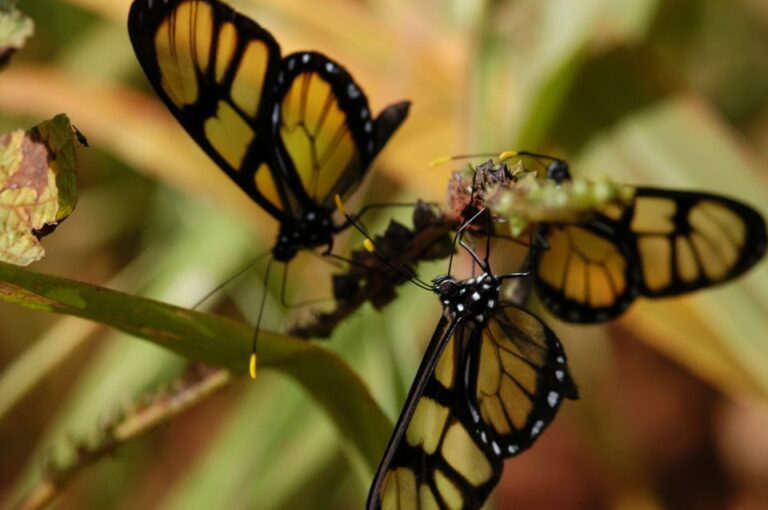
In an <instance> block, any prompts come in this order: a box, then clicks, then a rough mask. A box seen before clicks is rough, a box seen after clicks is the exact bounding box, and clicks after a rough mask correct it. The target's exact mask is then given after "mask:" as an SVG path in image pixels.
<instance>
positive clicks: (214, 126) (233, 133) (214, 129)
mask: <svg viewBox="0 0 768 510" xmlns="http://www.w3.org/2000/svg"><path fill="white" fill-rule="evenodd" d="M204 129H205V136H206V137H207V138H208V142H209V143H210V144H211V146H212V147H213V148H214V149H215V150H216V152H218V153H219V155H221V157H222V158H224V160H225V161H226V162H227V163H228V164H229V165H230V166H231V167H232V168H233V169H235V170H239V169H240V165H241V164H242V162H243V157H244V156H245V153H246V151H247V150H248V146H249V145H250V144H251V143H252V142H253V140H254V138H256V133H255V132H254V130H253V129H251V127H250V126H249V125H248V123H246V122H245V120H243V118H242V117H241V116H240V115H239V114H238V113H237V112H236V111H235V110H234V109H233V108H232V107H231V106H230V105H229V103H227V102H225V101H219V103H218V107H217V109H216V114H215V115H214V116H213V117H209V118H208V119H206V121H205V128H204Z"/></svg>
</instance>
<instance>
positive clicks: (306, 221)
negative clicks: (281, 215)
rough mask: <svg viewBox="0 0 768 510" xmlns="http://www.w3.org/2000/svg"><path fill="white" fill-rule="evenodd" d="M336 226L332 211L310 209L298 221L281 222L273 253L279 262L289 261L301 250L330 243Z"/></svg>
mask: <svg viewBox="0 0 768 510" xmlns="http://www.w3.org/2000/svg"><path fill="white" fill-rule="evenodd" d="M334 228H335V227H334V225H333V221H331V212H330V211H328V210H325V209H312V210H308V211H306V212H305V213H304V215H303V216H302V217H301V219H300V220H298V221H292V222H283V223H281V225H280V233H279V234H278V236H277V242H276V243H275V247H274V249H273V250H272V255H273V256H274V257H275V260H277V261H278V262H288V261H289V260H291V259H292V258H293V257H295V256H296V252H298V251H299V250H303V249H307V248H310V249H311V248H315V247H317V246H326V245H330V244H331V241H332V239H333V232H334Z"/></svg>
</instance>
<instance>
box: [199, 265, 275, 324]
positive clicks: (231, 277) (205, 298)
mask: <svg viewBox="0 0 768 510" xmlns="http://www.w3.org/2000/svg"><path fill="white" fill-rule="evenodd" d="M270 251H271V250H267V251H265V252H263V253H259V254H258V255H256V257H254V259H253V260H251V261H250V262H248V264H246V265H245V266H243V267H241V268H240V269H238V270H237V271H236V272H234V273H232V274H231V275H229V276H228V277H227V279H226V280H224V281H223V282H222V283H220V284H219V285H217V286H216V287H214V288H213V290H211V291H209V292H208V293H207V294H206V295H205V296H203V297H202V298H200V300H199V301H198V302H197V303H195V305H194V306H193V307H192V310H197V309H198V308H199V307H200V305H202V304H203V303H205V302H206V301H208V300H209V299H210V298H211V296H213V295H214V294H216V293H217V292H219V291H220V290H221V289H223V288H224V287H226V286H227V285H229V284H230V283H232V282H233V281H235V280H236V279H238V278H239V277H240V276H242V275H243V273H245V272H246V271H249V270H251V269H253V267H254V266H255V265H256V264H258V263H259V262H261V261H262V260H264V257H266V256H267V255H269V253H270Z"/></svg>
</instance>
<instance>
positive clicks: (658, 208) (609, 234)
mask: <svg viewBox="0 0 768 510" xmlns="http://www.w3.org/2000/svg"><path fill="white" fill-rule="evenodd" d="M515 154H517V155H519V156H530V157H534V158H537V159H539V160H546V161H548V164H547V165H546V172H545V175H544V178H546V179H549V180H552V181H554V182H556V183H564V182H566V181H570V180H571V174H570V170H569V166H568V163H567V162H566V161H563V160H561V159H558V158H553V157H550V156H546V155H542V154H535V153H531V152H524V151H518V152H516V153H515ZM504 168H505V166H504V165H503V164H502V165H493V164H492V165H480V166H478V167H476V171H478V170H479V171H480V172H482V173H488V175H487V176H486V175H480V176H479V180H480V181H481V182H484V180H489V179H493V182H495V183H499V182H502V184H505V185H508V184H509V183H511V182H512V181H513V180H514V177H513V176H512V174H511V173H510V172H509V171H506V172H504ZM474 210H475V209H471V210H469V211H468V212H466V213H464V215H469V214H472V213H473V211H474ZM535 239H539V240H541V241H543V242H538V243H537V242H534V243H533V249H532V250H531V264H532V267H533V272H534V279H533V282H534V284H533V286H534V288H535V289H536V293H537V295H538V296H539V298H540V300H541V301H542V302H543V303H544V305H545V306H546V307H547V308H548V309H549V310H550V311H551V312H553V313H554V314H555V315H557V316H558V317H559V318H561V319H563V320H566V321H569V322H579V323H594V322H603V321H607V320H611V319H614V318H616V317H618V316H619V315H621V314H622V313H623V312H624V311H625V310H626V309H627V308H628V307H629V305H630V304H631V303H632V302H633V301H634V300H635V299H636V298H637V297H638V296H645V297H649V298H660V297H666V296H676V295H679V294H683V293H686V292H692V291H696V290H699V289H703V288H706V287H711V286H714V285H719V284H721V283H725V282H727V281H729V280H732V279H734V278H736V277H737V276H739V275H741V274H743V273H744V272H745V271H747V270H748V269H750V268H751V267H752V266H754V265H755V264H756V263H757V262H758V261H759V260H760V259H761V258H762V257H763V255H764V254H765V251H766V244H767V243H766V224H765V220H764V219H763V218H762V216H761V215H760V213H758V212H757V211H756V210H755V209H753V208H752V207H750V206H748V205H746V204H744V203H742V202H739V201H737V200H734V199H731V198H727V197H724V196H721V195H717V194H713V193H703V192H691V191H676V190H668V189H661V188H651V187H637V188H634V194H633V196H632V198H631V200H629V201H628V202H626V203H625V204H623V205H622V204H616V203H611V204H607V205H604V206H601V207H599V208H598V209H597V210H595V211H592V212H591V214H590V215H589V216H588V217H587V218H586V219H584V220H580V221H575V222H572V223H554V222H553V223H542V224H541V225H539V227H538V231H537V235H536V236H535Z"/></svg>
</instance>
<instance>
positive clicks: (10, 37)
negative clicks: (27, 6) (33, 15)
mask: <svg viewBox="0 0 768 510" xmlns="http://www.w3.org/2000/svg"><path fill="white" fill-rule="evenodd" d="M14 3H15V2H14ZM34 31H35V25H34V23H32V20H31V19H29V18H28V17H26V16H25V15H24V14H22V13H21V12H20V11H19V10H18V9H16V6H15V5H11V2H9V1H7V0H6V1H3V2H0V67H2V66H4V65H5V64H7V63H8V60H9V59H10V58H11V56H12V55H13V54H14V53H16V50H18V49H19V48H21V47H22V46H24V42H25V41H26V40H27V38H28V37H30V36H31V35H32V33H33V32H34Z"/></svg>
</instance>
